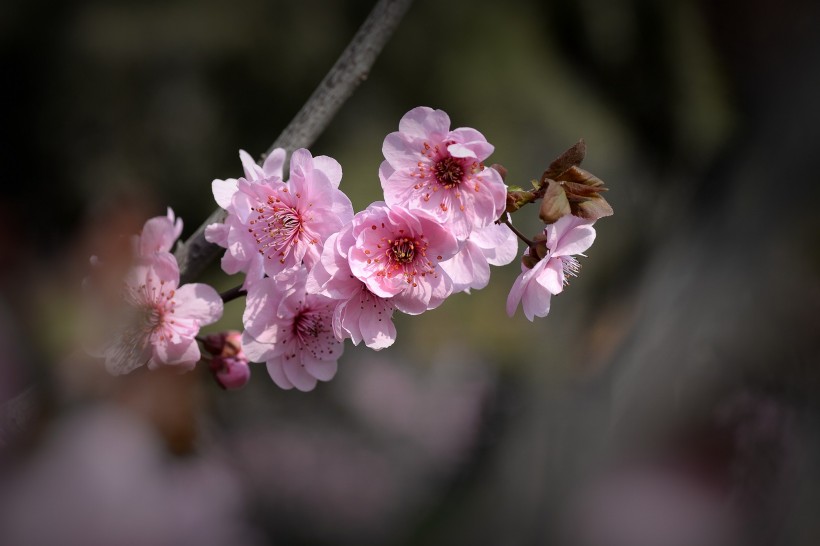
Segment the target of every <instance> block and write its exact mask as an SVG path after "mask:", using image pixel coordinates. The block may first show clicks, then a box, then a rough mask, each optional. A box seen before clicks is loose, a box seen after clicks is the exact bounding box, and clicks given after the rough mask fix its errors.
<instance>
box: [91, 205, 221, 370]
mask: <svg viewBox="0 0 820 546" xmlns="http://www.w3.org/2000/svg"><path fill="white" fill-rule="evenodd" d="M179 231H181V224H179V223H178V222H176V221H174V219H173V212H171V211H169V214H168V216H167V217H157V218H152V219H150V220H148V221H147V222H146V224H145V227H144V228H143V232H142V235H140V237H139V239H138V244H137V248H138V249H140V253H139V254H138V256H136V258H135V263H134V265H133V266H132V267H131V269H130V270H129V271H128V273H127V275H126V277H125V279H124V281H123V299H124V300H125V303H126V305H127V308H126V309H127V310H126V312H125V314H124V316H122V317H121V318H120V321H119V324H118V325H117V327H116V329H115V333H114V335H113V337H112V339H111V340H110V341H108V342H107V343H106V344H105V346H104V348H103V350H102V355H103V356H104V357H105V363H106V367H107V369H108V371H109V372H111V373H112V374H115V375H119V374H125V373H129V372H131V371H133V370H134V369H136V368H138V367H140V366H142V365H146V364H147V365H148V367H149V368H151V369H155V368H158V367H159V366H162V365H171V366H176V367H178V368H179V369H181V370H189V369H191V368H193V367H194V365H196V363H197V362H198V361H199V358H200V352H199V346H198V344H197V342H196V339H195V337H196V335H197V334H198V333H199V329H200V328H201V327H202V326H205V325H208V324H211V323H213V322H216V321H217V320H219V318H220V317H221V316H222V299H221V298H220V297H219V294H218V293H217V292H216V290H214V289H213V288H212V287H210V286H208V285H206V284H201V283H193V284H185V285H183V286H179V266H178V265H177V261H176V258H174V255H173V254H171V253H170V252H168V251H167V250H164V249H170V248H171V246H172V245H173V243H174V242H175V241H176V238H177V237H178V235H179Z"/></svg>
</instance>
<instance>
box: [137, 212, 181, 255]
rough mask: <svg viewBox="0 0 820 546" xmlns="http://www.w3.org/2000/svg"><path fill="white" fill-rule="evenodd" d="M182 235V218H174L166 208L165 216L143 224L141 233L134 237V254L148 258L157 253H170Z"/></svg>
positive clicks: (172, 213)
mask: <svg viewBox="0 0 820 546" xmlns="http://www.w3.org/2000/svg"><path fill="white" fill-rule="evenodd" d="M181 234H182V218H175V217H174V211H173V210H171V207H168V212H167V214H166V215H165V216H155V217H154V218H151V219H149V220H148V221H147V222H145V226H143V228H142V233H141V234H140V235H139V236H137V237H135V245H134V246H135V247H136V254H137V255H139V256H143V257H146V258H150V257H151V256H153V255H154V254H156V253H158V252H170V251H171V249H172V248H173V246H174V243H175V242H176V241H177V239H179V236H180V235H181Z"/></svg>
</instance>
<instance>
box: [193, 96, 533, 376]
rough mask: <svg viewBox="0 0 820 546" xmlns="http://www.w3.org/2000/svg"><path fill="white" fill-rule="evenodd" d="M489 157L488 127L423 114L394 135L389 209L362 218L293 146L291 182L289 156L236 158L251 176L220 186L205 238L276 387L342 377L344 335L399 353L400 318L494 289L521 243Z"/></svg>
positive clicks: (319, 165) (337, 171)
mask: <svg viewBox="0 0 820 546" xmlns="http://www.w3.org/2000/svg"><path fill="white" fill-rule="evenodd" d="M492 151H493V146H492V145H491V144H489V143H488V142H487V140H486V139H485V138H484V136H483V135H482V134H481V133H479V132H478V131H476V130H474V129H468V128H460V129H454V130H451V129H450V118H449V117H448V116H447V114H446V113H444V112H443V111H441V110H433V109H432V108H426V107H419V108H415V109H413V110H411V111H410V112H408V113H407V114H406V115H405V116H404V117H403V118H402V119H401V121H400V123H399V130H398V131H397V132H394V133H391V134H389V135H387V137H386V138H385V140H384V146H383V152H384V157H385V160H384V162H383V163H382V165H381V167H380V168H379V178H380V180H381V185H382V189H383V190H384V201H378V202H375V203H372V204H371V205H370V206H368V207H367V208H366V209H365V210H363V211H361V212H359V213H357V214H355V215H354V213H353V208H352V206H351V205H350V201H349V200H348V199H347V197H346V196H345V195H344V193H342V192H341V190H340V189H339V185H340V181H341V178H342V170H341V167H340V166H339V164H338V163H337V162H336V161H335V160H333V159H331V158H329V157H324V156H319V157H315V158H314V157H312V156H311V154H310V152H308V151H307V150H296V151H295V152H294V153H293V156H292V157H291V164H290V176H289V178H288V180H287V181H285V180H283V179H282V165H283V161H282V158H283V156H284V152H283V151H281V150H276V151H275V152H274V153H273V154H271V155H270V156H269V157H268V158H267V159H266V160H265V162H264V164H263V165H262V167H258V166H257V165H255V164H254V163H252V162H251V161H249V160H248V156H247V154H245V153H244V152H240V156H241V158H242V163H243V165H244V167H245V177H244V178H239V179H237V180H215V181H214V183H213V191H214V197H215V198H216V201H217V203H218V204H219V205H220V206H221V207H222V208H223V209H225V211H226V212H227V218H226V220H225V222H224V223H222V224H215V225H212V226H209V227H208V230H207V238H208V240H209V241H211V242H214V243H216V244H218V245H220V246H223V247H224V248H225V249H226V252H225V257H224V258H223V261H222V266H223V269H224V270H225V271H226V272H228V273H236V272H240V271H241V272H244V273H245V274H246V276H245V281H244V287H245V288H246V289H247V292H248V294H247V306H246V309H245V313H244V317H243V323H244V326H245V332H244V334H243V340H242V341H243V345H244V347H245V352H246V354H247V355H248V357H249V358H250V359H251V360H253V361H258V362H266V364H267V368H268V372H269V373H270V375H271V377H272V379H273V380H274V382H275V383H276V384H277V385H279V386H280V387H282V388H284V389H289V388H293V387H296V388H297V389H300V390H305V391H307V390H311V389H313V388H314V387H315V385H316V382H317V381H327V380H329V379H331V378H332V377H333V376H334V375H335V373H336V362H337V360H338V358H339V356H340V355H341V354H342V342H343V341H344V340H345V339H350V340H352V342H353V343H354V344H359V343H364V344H365V345H366V346H368V347H370V348H372V349H375V350H379V349H383V348H385V347H389V346H390V345H392V344H393V342H394V341H395V339H396V328H395V326H394V324H393V314H394V312H396V311H398V312H402V313H407V314H411V315H418V314H421V313H424V312H425V311H428V310H430V309H434V308H436V307H438V306H439V305H441V303H442V302H443V301H444V300H445V299H446V298H447V297H449V296H450V295H452V294H453V293H456V292H461V291H469V290H470V289H479V288H483V287H484V286H486V285H487V283H488V281H489V265H490V264H493V265H502V264H505V263H509V262H511V261H512V260H513V259H514V258H515V255H516V254H517V241H516V238H515V235H514V234H513V233H512V232H511V231H509V229H507V228H506V226H499V225H497V224H495V221H496V220H498V219H499V218H500V217H501V215H502V214H504V209H505V207H506V198H507V188H506V185H505V184H504V182H503V180H502V179H501V175H500V174H499V173H498V171H496V170H495V169H493V168H491V167H487V166H485V165H484V160H485V159H486V158H487V157H488V156H489V155H490V153H492Z"/></svg>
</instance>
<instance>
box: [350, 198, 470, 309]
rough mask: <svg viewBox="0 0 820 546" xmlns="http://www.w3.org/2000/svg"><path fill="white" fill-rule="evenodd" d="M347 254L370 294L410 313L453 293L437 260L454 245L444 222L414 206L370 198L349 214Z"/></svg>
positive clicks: (452, 252)
mask: <svg viewBox="0 0 820 546" xmlns="http://www.w3.org/2000/svg"><path fill="white" fill-rule="evenodd" d="M352 236H353V237H354V238H355V242H354V243H352V246H350V248H349V250H348V253H347V259H348V262H349V264H350V269H351V271H352V273H353V275H355V276H356V277H357V278H358V279H359V280H361V281H362V282H364V283H365V284H366V285H367V288H368V289H369V290H370V291H371V292H373V294H375V295H377V296H380V297H382V298H392V301H393V304H394V305H395V306H396V308H397V309H399V310H400V311H403V312H405V313H409V314H411V315H417V314H419V313H423V312H424V311H426V310H428V309H433V308H435V307H438V306H439V305H440V304H441V302H443V301H444V300H445V298H447V296H449V295H450V294H452V293H453V283H452V281H451V280H450V277H449V276H448V275H447V273H445V272H444V270H443V269H442V268H441V266H440V265H439V264H440V263H441V262H443V261H445V260H449V259H450V258H452V257H453V256H454V255H455V253H456V252H457V251H458V241H456V239H455V237H454V236H453V234H452V233H451V232H450V231H448V230H447V229H446V227H443V226H441V225H440V224H438V223H437V222H436V221H435V220H434V219H433V218H432V217H429V216H428V215H426V214H425V213H424V212H422V211H419V210H414V211H409V210H407V209H405V208H403V207H399V206H396V207H391V208H388V207H387V206H386V205H385V204H384V203H382V202H377V203H373V204H371V205H370V206H369V207H368V208H367V209H366V210H364V211H362V212H360V213H358V214H357V215H356V218H354V220H353V229H352Z"/></svg>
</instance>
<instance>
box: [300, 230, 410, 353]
mask: <svg viewBox="0 0 820 546" xmlns="http://www.w3.org/2000/svg"><path fill="white" fill-rule="evenodd" d="M352 232H353V224H352V223H351V224H348V225H347V226H345V227H344V228H343V229H342V231H341V232H339V233H334V234H333V235H331V236H330V237H329V238H328V240H327V241H325V248H324V250H323V251H322V258H321V260H320V261H319V262H317V263H316V265H315V266H314V267H313V269H312V270H311V271H310V273H309V274H308V278H307V290H308V292H310V293H313V294H323V295H325V296H328V297H330V298H333V299H334V300H337V302H338V303H337V304H336V309H335V311H334V313H333V331H334V333H335V334H336V337H337V338H338V339H346V338H350V339H351V340H352V341H353V344H354V345H358V344H359V342H361V341H364V344H365V345H367V346H368V347H370V348H371V349H375V350H380V349H384V348H385V347H389V346H391V345H392V344H393V342H394V341H396V327H395V326H394V325H393V310H394V306H393V302H392V301H391V300H390V299H386V298H382V297H380V296H377V295H376V294H374V293H373V292H371V291H370V289H369V288H368V287H367V285H366V284H365V283H364V282H362V281H361V280H360V279H358V278H357V277H355V276H354V275H353V273H352V271H351V270H350V264H349V262H348V261H347V254H348V251H349V250H350V247H351V246H353V245H354V244H355V242H356V239H355V237H353V233H352Z"/></svg>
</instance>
